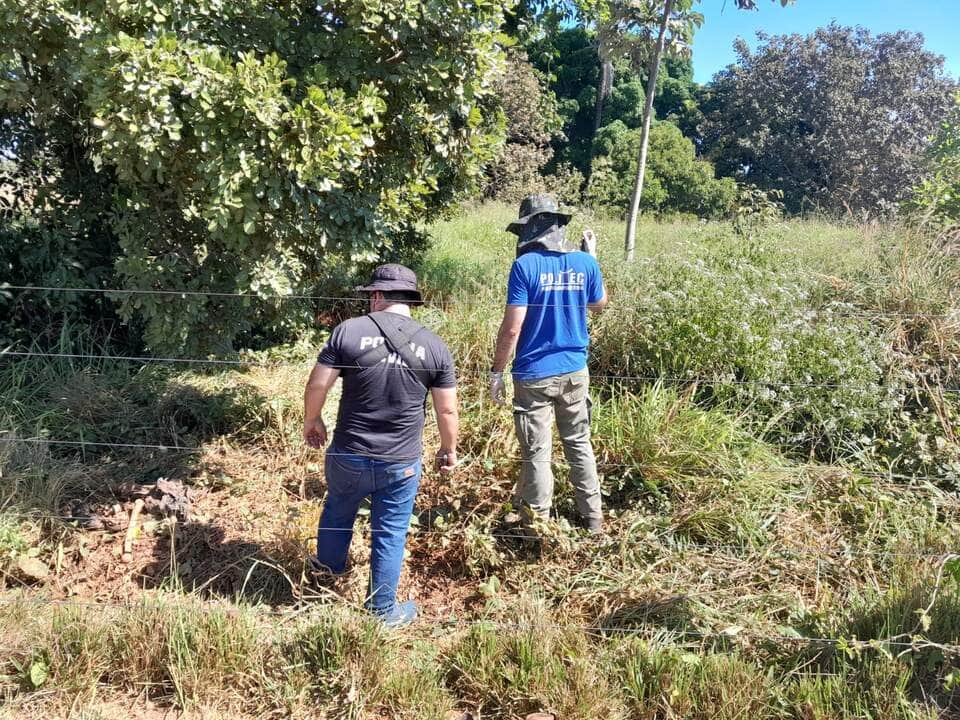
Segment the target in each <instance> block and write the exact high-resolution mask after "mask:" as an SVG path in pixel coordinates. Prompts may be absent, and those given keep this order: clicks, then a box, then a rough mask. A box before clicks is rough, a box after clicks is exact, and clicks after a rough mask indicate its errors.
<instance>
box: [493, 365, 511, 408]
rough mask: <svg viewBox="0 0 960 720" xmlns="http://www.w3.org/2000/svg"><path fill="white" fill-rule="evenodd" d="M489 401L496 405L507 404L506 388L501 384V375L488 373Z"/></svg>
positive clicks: (500, 373)
mask: <svg viewBox="0 0 960 720" xmlns="http://www.w3.org/2000/svg"><path fill="white" fill-rule="evenodd" d="M490 399H491V400H493V401H494V402H495V403H497V404H498V405H505V404H506V403H507V386H506V385H505V384H504V382H503V373H502V372H494V371H493V370H491V371H490Z"/></svg>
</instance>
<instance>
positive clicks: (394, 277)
mask: <svg viewBox="0 0 960 720" xmlns="http://www.w3.org/2000/svg"><path fill="white" fill-rule="evenodd" d="M355 290H356V291H357V292H368V293H369V292H374V291H375V290H379V291H380V292H388V291H390V290H402V291H404V292H408V293H412V294H413V295H414V296H415V298H416V299H415V300H414V301H413V302H412V304H415V305H419V304H420V303H422V302H423V296H422V295H420V291H419V290H417V274H416V273H415V272H414V271H413V270H411V269H410V268H408V267H406V266H404V265H397V264H396V263H390V264H388V265H380V266H378V267H377V268H376V269H374V271H373V274H372V275H370V283H369V284H368V285H358V286H357V287H356V288H355Z"/></svg>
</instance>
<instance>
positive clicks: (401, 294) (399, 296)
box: [379, 290, 420, 305]
mask: <svg viewBox="0 0 960 720" xmlns="http://www.w3.org/2000/svg"><path fill="white" fill-rule="evenodd" d="M379 292H380V294H381V295H383V299H384V300H391V301H393V302H398V303H403V304H404V305H417V304H419V302H420V294H419V293H417V292H414V291H412V290H380V291H379Z"/></svg>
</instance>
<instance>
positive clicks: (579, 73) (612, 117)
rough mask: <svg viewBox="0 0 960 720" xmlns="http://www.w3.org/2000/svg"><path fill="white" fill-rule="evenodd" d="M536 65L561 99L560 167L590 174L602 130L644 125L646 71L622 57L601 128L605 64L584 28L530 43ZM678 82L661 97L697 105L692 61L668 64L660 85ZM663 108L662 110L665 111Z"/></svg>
mask: <svg viewBox="0 0 960 720" xmlns="http://www.w3.org/2000/svg"><path fill="white" fill-rule="evenodd" d="M528 53H529V56H530V60H531V62H532V63H533V65H534V66H535V67H536V68H537V69H538V70H540V71H541V72H543V73H544V74H545V75H546V76H547V77H548V78H549V79H550V89H551V90H552V91H553V92H554V93H555V95H556V96H557V101H558V104H559V112H560V115H561V117H562V120H563V136H562V137H561V138H557V139H555V140H554V149H555V151H556V160H555V163H563V162H567V163H571V164H572V165H574V166H575V167H576V168H577V169H579V170H580V171H582V172H585V173H588V172H589V170H590V166H591V159H592V154H591V153H592V148H593V138H594V135H595V134H596V132H599V129H602V128H603V127H606V126H607V125H610V124H611V123H613V122H616V121H619V122H621V123H622V124H624V125H626V126H627V127H629V128H637V127H640V123H641V121H642V111H643V102H644V97H645V92H644V79H645V71H644V70H642V69H639V70H638V69H636V68H634V66H633V65H632V64H631V60H630V59H629V58H627V57H617V58H615V59H614V60H613V61H612V62H613V71H612V82H611V85H610V88H609V93H608V97H607V99H606V101H605V102H603V103H602V111H601V119H600V126H599V128H598V129H597V131H596V132H595V131H594V123H595V122H596V108H597V94H598V92H599V91H600V90H601V89H602V78H601V66H600V64H599V63H598V60H597V55H596V40H595V37H594V34H592V33H591V32H588V31H587V30H585V29H583V28H562V29H558V30H556V31H555V32H544V33H543V34H542V35H541V36H539V37H538V38H537V39H536V41H533V42H531V43H530V44H529V45H528ZM674 80H675V81H676V84H675V85H674V86H673V87H674V88H684V89H680V90H677V91H676V92H675V93H674V91H672V90H671V91H665V90H663V89H661V90H660V92H659V95H663V96H665V97H668V98H669V100H667V103H669V102H671V101H673V100H676V101H677V103H679V102H680V100H679V96H681V95H682V96H684V97H686V96H689V97H691V99H692V101H693V102H696V100H695V99H694V98H695V94H696V87H697V86H696V85H695V84H694V83H693V70H692V67H691V65H690V63H689V61H686V60H680V61H678V62H676V63H674V62H668V63H665V65H664V72H663V73H661V74H660V76H659V79H658V86H659V87H661V88H663V87H664V86H665V85H666V84H667V83H672V82H673V81H674ZM661 110H662V112H661ZM686 113H687V111H686V110H685V109H684V110H681V109H680V108H679V107H674V106H670V105H668V104H666V103H665V104H663V105H662V107H661V109H658V114H659V115H660V116H661V117H667V116H668V115H670V116H676V117H678V118H679V117H680V116H681V115H683V116H684V117H685V116H686Z"/></svg>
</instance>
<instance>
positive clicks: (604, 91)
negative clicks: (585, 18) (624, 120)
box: [583, 48, 613, 187]
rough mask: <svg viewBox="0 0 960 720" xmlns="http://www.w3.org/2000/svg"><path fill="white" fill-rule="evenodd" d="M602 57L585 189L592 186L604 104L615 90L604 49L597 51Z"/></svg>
mask: <svg viewBox="0 0 960 720" xmlns="http://www.w3.org/2000/svg"><path fill="white" fill-rule="evenodd" d="M597 52H598V53H601V55H600V83H599V85H598V86H597V102H596V103H595V110H594V115H593V134H592V135H591V136H590V148H589V153H588V158H587V168H586V172H585V173H584V174H583V175H584V177H583V182H584V187H586V186H589V185H590V175H591V173H592V172H593V139H594V138H596V137H597V131H599V130H600V123H601V122H603V104H604V101H605V100H606V99H607V98H608V97H610V92H611V91H612V90H613V63H612V62H610V60H606V59H604V57H603V55H602V52H603V51H602V49H600V48H598V49H597Z"/></svg>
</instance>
